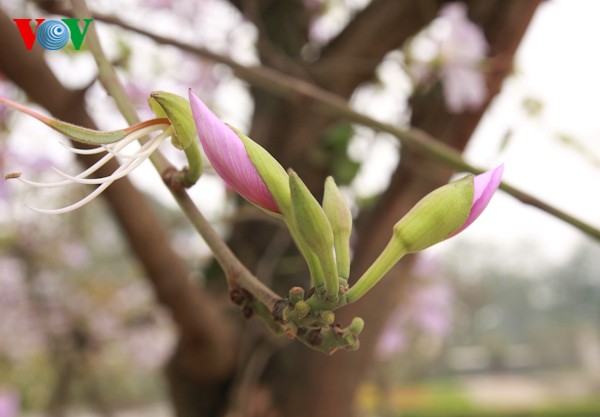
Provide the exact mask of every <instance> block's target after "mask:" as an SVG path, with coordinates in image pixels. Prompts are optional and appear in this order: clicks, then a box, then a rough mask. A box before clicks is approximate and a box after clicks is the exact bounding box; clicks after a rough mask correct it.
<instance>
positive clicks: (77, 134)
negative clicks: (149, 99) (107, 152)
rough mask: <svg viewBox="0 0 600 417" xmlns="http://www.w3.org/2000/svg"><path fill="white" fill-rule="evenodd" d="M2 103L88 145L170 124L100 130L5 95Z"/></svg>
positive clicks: (151, 122) (157, 121)
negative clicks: (76, 123) (69, 120)
mask: <svg viewBox="0 0 600 417" xmlns="http://www.w3.org/2000/svg"><path fill="white" fill-rule="evenodd" d="M0 103H4V104H6V105H7V106H10V107H12V108H14V109H17V110H19V111H21V112H23V113H25V114H28V115H29V116H31V117H33V118H35V119H37V120H39V121H40V122H42V123H44V124H45V125H46V126H49V127H51V128H52V129H54V130H56V131H57V132H60V133H62V134H63V135H65V136H67V137H69V138H70V139H73V140H74V141H76V142H81V143H86V144H88V145H107V144H110V143H115V142H118V141H120V140H121V139H123V138H125V136H127V135H129V134H130V133H132V132H134V131H136V130H139V129H142V128H144V127H147V126H152V125H157V124H169V121H168V120H167V119H153V120H147V121H144V122H141V123H138V124H136V125H133V126H129V127H127V128H125V129H119V130H111V131H99V130H92V129H88V128H85V127H81V126H77V125H74V124H71V123H67V122H63V121H62V120H58V119H52V118H50V117H48V116H45V115H43V114H41V113H38V112H36V111H34V110H31V109H30V108H27V107H25V106H23V105H21V104H19V103H15V102H14V101H11V100H9V99H7V98H4V97H0Z"/></svg>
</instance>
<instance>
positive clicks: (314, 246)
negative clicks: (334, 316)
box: [289, 170, 339, 301]
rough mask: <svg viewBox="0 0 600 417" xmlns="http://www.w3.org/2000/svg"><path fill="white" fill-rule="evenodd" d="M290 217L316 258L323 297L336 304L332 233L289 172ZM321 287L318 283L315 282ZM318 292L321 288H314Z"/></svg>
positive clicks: (320, 210) (321, 213) (295, 175)
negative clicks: (319, 269) (321, 275)
mask: <svg viewBox="0 0 600 417" xmlns="http://www.w3.org/2000/svg"><path fill="white" fill-rule="evenodd" d="M289 181H290V182H289V189H290V194H291V204H292V217H293V219H294V222H295V223H296V225H297V230H298V233H299V238H300V239H301V240H302V241H303V243H304V244H306V246H307V247H308V248H310V250H311V251H312V252H313V253H314V254H315V255H316V257H317V258H318V260H319V262H320V265H321V268H322V271H323V280H324V283H323V284H324V290H325V298H326V299H328V300H330V301H337V295H338V290H339V284H338V273H337V266H336V263H335V257H334V253H333V231H332V230H331V225H330V224H329V221H328V220H327V216H326V215H325V212H324V211H323V209H322V208H321V206H320V205H319V203H318V202H317V200H316V199H315V197H313V195H312V194H311V193H310V191H309V190H308V188H307V187H306V185H304V183H303V182H302V180H301V179H300V177H298V174H296V173H295V172H294V171H292V170H290V171H289ZM317 284H321V283H317ZM316 289H317V293H319V291H321V290H322V289H320V288H316Z"/></svg>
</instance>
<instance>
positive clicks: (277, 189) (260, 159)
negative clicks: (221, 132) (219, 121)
mask: <svg viewBox="0 0 600 417" xmlns="http://www.w3.org/2000/svg"><path fill="white" fill-rule="evenodd" d="M227 126H229V127H230V128H231V129H232V130H233V131H234V132H235V133H236V134H237V135H238V136H239V138H240V139H241V140H242V143H243V144H244V147H245V148H246V152H248V157H249V158H250V160H251V161H252V164H254V167H255V168H256V170H257V171H258V175H260V177H261V178H262V180H263V182H264V183H265V185H266V186H267V189H268V190H269V192H270V193H271V195H272V196H273V199H274V200H275V202H276V203H277V207H279V210H280V211H281V214H282V215H283V216H284V217H285V216H287V215H289V214H290V187H289V180H288V174H287V173H286V172H285V169H283V167H282V166H281V164H280V163H279V162H277V160H276V159H275V158H273V156H272V155H271V154H270V153H269V152H267V151H266V150H265V148H263V147H262V146H260V145H259V144H258V143H256V142H254V141H253V140H252V139H250V138H249V137H248V136H246V135H244V134H243V133H242V132H240V131H239V130H238V129H236V128H235V127H233V126H231V125H227ZM271 214H272V213H271Z"/></svg>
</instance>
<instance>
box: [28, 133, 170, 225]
mask: <svg viewBox="0 0 600 417" xmlns="http://www.w3.org/2000/svg"><path fill="white" fill-rule="evenodd" d="M169 127H170V126H169V125H167V124H160V125H152V126H147V127H144V128H142V129H139V130H137V131H135V132H133V133H131V134H129V135H128V136H126V137H125V138H123V140H121V141H119V142H117V143H115V144H110V145H102V147H100V148H94V149H90V150H81V149H76V148H71V147H68V146H65V147H66V148H67V149H69V150H71V151H72V152H73V149H75V150H76V151H85V153H83V154H84V155H85V154H93V153H99V152H101V151H107V152H109V153H108V154H107V155H105V156H103V157H102V158H101V159H100V160H98V161H97V162H96V163H95V164H94V165H92V166H91V167H89V168H88V169H86V170H85V171H83V172H82V173H80V174H78V175H76V176H71V175H69V174H66V173H65V172H62V171H60V170H59V169H57V168H55V167H52V168H53V169H54V170H55V171H56V172H57V173H58V174H59V175H61V176H62V177H64V178H66V179H65V180H64V181H58V182H53V183H39V182H35V181H30V180H27V179H24V178H19V180H20V181H22V182H24V183H25V184H29V185H31V186H34V187H38V188H48V187H61V186H66V185H70V184H99V186H98V187H97V188H96V189H95V190H94V191H92V192H91V193H90V194H88V195H87V196H86V197H84V198H83V199H81V200H79V201H77V202H76V203H74V204H71V205H69V206H67V207H62V208H58V209H40V208H36V207H31V206H27V207H28V208H30V209H31V210H33V211H36V212H38V213H44V214H61V213H67V212H69V211H73V210H76V209H78V208H80V207H82V206H84V205H85V204H87V203H89V202H90V201H92V200H93V199H94V198H96V197H97V196H98V195H100V194H101V193H102V191H104V190H105V189H106V188H108V186H109V185H111V184H112V183H113V182H115V181H116V180H118V179H120V178H123V177H125V176H126V175H128V174H129V173H131V172H132V171H133V170H134V169H136V168H137V167H138V166H140V165H141V164H142V163H143V162H144V161H145V160H146V159H147V158H148V157H150V155H152V153H154V151H156V149H157V148H158V147H159V146H160V144H161V143H162V142H163V140H164V139H165V138H167V137H169V136H171V135H172V134H173V130H172V129H171V128H169ZM159 129H165V130H164V131H163V132H162V133H161V134H160V135H157V136H155V137H154V138H151V139H149V140H148V142H146V143H145V144H143V145H142V146H141V147H140V149H138V151H137V152H135V153H133V154H124V153H121V150H123V149H124V148H125V147H126V146H127V145H129V144H130V143H132V142H133V141H136V140H138V139H140V138H142V137H143V136H145V135H147V134H148V133H150V132H152V131H155V130H159ZM98 149H100V151H98ZM88 151H93V152H88ZM75 153H80V152H75ZM114 157H119V158H124V159H127V161H125V162H124V163H123V164H122V165H120V166H119V167H118V168H117V169H116V170H115V172H113V173H112V174H111V175H109V176H106V177H102V178H87V177H88V176H89V175H91V174H93V173H95V172H96V171H97V170H98V169H99V168H101V167H102V166H104V165H105V164H106V163H107V162H108V161H110V160H111V159H112V158H114Z"/></svg>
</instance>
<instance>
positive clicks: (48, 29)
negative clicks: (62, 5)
mask: <svg viewBox="0 0 600 417" xmlns="http://www.w3.org/2000/svg"><path fill="white" fill-rule="evenodd" d="M80 20H83V21H84V22H85V24H84V27H83V30H81V29H80V28H79V21H80ZM92 20H94V19H91V18H90V19H61V20H46V19H35V21H36V22H37V26H36V27H35V29H33V28H32V27H31V24H30V22H31V19H13V22H15V24H16V25H17V28H18V29H19V32H20V33H21V38H23V42H24V43H25V48H27V49H28V50H31V48H33V43H34V42H35V40H36V39H37V42H38V43H39V44H40V46H41V47H42V48H44V49H47V50H50V51H55V50H57V49H62V48H64V47H65V45H66V44H67V43H68V42H69V38H71V42H72V43H73V47H74V48H75V49H76V50H79V49H81V44H82V43H83V39H84V38H85V34H86V33H87V30H88V27H89V26H90V23H91V22H92Z"/></svg>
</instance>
